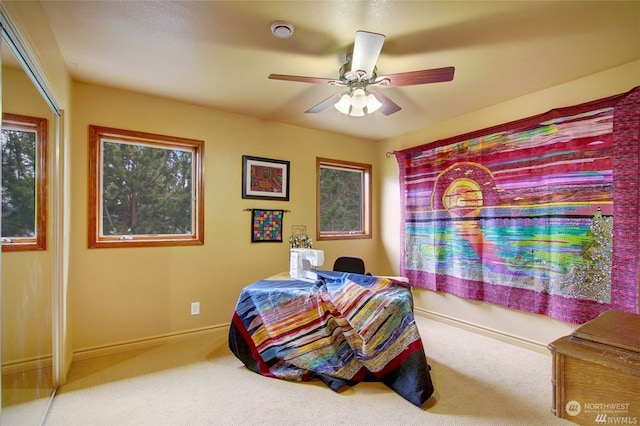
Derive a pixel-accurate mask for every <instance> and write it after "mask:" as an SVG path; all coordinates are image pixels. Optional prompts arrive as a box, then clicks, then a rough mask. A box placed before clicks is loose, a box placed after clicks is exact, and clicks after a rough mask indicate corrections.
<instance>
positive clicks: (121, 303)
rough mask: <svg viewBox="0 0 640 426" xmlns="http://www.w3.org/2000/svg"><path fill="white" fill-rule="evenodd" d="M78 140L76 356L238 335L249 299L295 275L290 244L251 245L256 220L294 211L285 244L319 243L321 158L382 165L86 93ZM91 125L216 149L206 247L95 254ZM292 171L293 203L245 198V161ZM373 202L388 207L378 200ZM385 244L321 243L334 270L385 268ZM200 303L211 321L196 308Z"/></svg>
mask: <svg viewBox="0 0 640 426" xmlns="http://www.w3.org/2000/svg"><path fill="white" fill-rule="evenodd" d="M73 92H74V96H73V111H74V115H73V120H72V121H73V127H72V129H71V136H72V144H71V145H72V151H71V164H72V167H71V193H72V200H71V215H72V225H71V229H70V234H71V253H70V256H71V264H70V276H69V280H70V294H71V299H70V309H71V313H72V317H73V324H74V327H73V339H74V348H75V349H76V350H81V349H87V348H94V347H100V346H104V345H111V344H114V343H118V342H126V341H131V340H136V339H144V338H148V337H151V336H162V335H166V334H168V333H175V332H180V331H185V330H191V329H197V328H201V327H206V326H212V325H220V324H227V323H228V322H229V321H230V319H231V315H232V311H233V308H234V306H235V303H236V300H237V297H238V295H239V293H240V290H241V289H242V288H243V287H244V286H245V285H247V284H250V283H251V282H253V281H255V280H258V279H261V278H265V277H268V276H270V275H274V274H276V273H279V272H282V271H288V268H289V266H288V259H289V257H288V243H286V242H284V243H251V232H250V231H251V229H250V223H251V216H250V213H249V212H246V211H243V209H245V208H252V207H256V208H283V209H287V210H291V212H290V213H286V214H285V216H284V231H285V233H284V238H285V241H286V240H287V239H288V238H289V236H290V235H291V225H294V224H296V225H297V224H304V225H306V226H307V229H308V233H309V234H310V236H311V237H312V238H313V239H314V241H315V220H316V219H315V217H316V216H315V214H316V209H315V206H316V190H315V181H316V179H315V173H316V171H315V161H316V160H315V159H316V156H320V157H328V158H339V159H343V160H350V161H358V162H363V163H369V164H373V166H374V173H375V170H376V168H377V167H376V165H375V164H374V163H375V146H374V144H373V143H372V142H369V141H364V140H359V139H354V138H351V137H346V136H339V135H334V134H329V133H323V132H318V131H314V130H307V129H302V128H297V127H293V126H288V125H283V124H278V123H273V122H268V121H262V120H257V119H253V118H248V117H244V116H240V115H234V114H229V113H224V112H220V111H215V110H211V109H207V108H202V107H197V106H192V105H187V104H184V103H179V102H174V101H170V100H166V99H160V98H155V97H151V96H145V95H140V94H135V93H131V92H126V91H120V90H114V89H109V88H105V87H99V86H94V85H89V84H84V83H75V85H74V91H73ZM90 124H94V125H101V126H108V127H116V128H121V129H129V130H137V131H142V132H149V133H158V134H164V135H171V136H179V137H186V138H192V139H200V140H204V141H205V148H204V155H205V185H204V187H205V245H204V246H191V247H157V248H131V249H126V248H125V249H91V250H89V249H88V248H87V186H88V184H87V173H88V166H87V158H88V152H87V146H88V143H87V127H88V126H89V125H90ZM243 154H247V155H253V156H258V157H267V158H275V159H280V160H288V161H290V162H291V168H290V172H291V185H290V200H291V201H289V202H283V201H260V200H243V199H242V198H241V181H242V174H241V171H242V155H243ZM373 196H374V198H376V197H378V194H377V192H376V191H374V195H373ZM376 247H377V241H376V239H375V237H374V239H370V240H359V241H354V242H314V248H318V249H323V250H325V268H327V269H331V266H332V264H333V260H334V259H335V257H337V256H338V255H340V254H355V255H359V256H361V257H363V258H364V259H365V261H366V262H367V264H368V265H374V261H375V259H376ZM194 301H199V302H200V312H201V313H200V315H197V316H191V315H190V303H191V302H194Z"/></svg>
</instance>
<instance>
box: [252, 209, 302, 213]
mask: <svg viewBox="0 0 640 426" xmlns="http://www.w3.org/2000/svg"><path fill="white" fill-rule="evenodd" d="M254 210H282V209H242V211H243V212H251V211H254ZM282 211H283V212H284V213H291V210H282Z"/></svg>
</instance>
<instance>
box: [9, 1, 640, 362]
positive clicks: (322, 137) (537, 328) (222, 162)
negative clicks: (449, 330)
mask: <svg viewBox="0 0 640 426" xmlns="http://www.w3.org/2000/svg"><path fill="white" fill-rule="evenodd" d="M3 4H4V5H6V7H7V9H8V10H9V13H10V14H11V16H12V17H13V19H14V20H15V21H16V23H17V24H18V25H19V26H20V27H21V28H22V29H23V33H24V34H25V35H26V37H27V42H28V43H29V44H30V45H31V47H32V48H33V50H34V52H35V53H36V56H37V58H38V60H39V62H40V65H41V66H42V67H43V69H44V71H45V72H44V73H45V75H47V77H48V78H49V79H50V83H51V84H52V87H53V88H54V91H55V92H56V97H57V100H58V101H59V102H60V104H61V106H62V109H64V110H65V113H66V114H65V118H64V124H65V131H66V133H65V135H63V144H62V146H61V149H62V151H61V158H62V159H63V161H62V164H61V166H62V167H63V174H62V176H61V178H60V182H57V183H58V184H59V185H61V186H62V188H63V195H64V197H62V199H61V200H60V201H61V202H62V205H63V206H64V217H62V218H61V219H62V220H63V222H64V223H65V232H64V236H63V238H64V242H65V244H66V243H68V244H69V247H68V252H67V251H66V250H67V249H66V248H65V253H64V255H63V256H62V261H61V264H60V265H59V266H60V267H61V268H60V270H61V271H62V272H60V274H62V277H61V279H62V283H61V285H62V287H61V292H62V294H61V298H62V301H63V302H65V301H66V300H67V297H68V310H69V315H66V314H65V309H66V308H65V305H64V303H63V305H62V311H61V315H60V316H61V318H62V322H63V324H62V327H61V332H62V334H63V336H62V337H63V343H62V347H63V351H64V352H65V353H66V356H65V366H66V367H67V368H68V365H69V363H70V360H71V358H70V352H71V351H72V350H76V351H77V350H82V349H87V348H93V347H100V346H104V345H112V344H115V343H118V342H124V341H130V340H136V339H145V338H149V337H153V336H162V335H166V334H169V333H174V332H181V331H186V330H192V329H198V328H201V327H207V326H212V325H220V324H225V323H228V321H229V317H230V315H231V312H232V310H233V306H234V304H235V302H236V298H237V296H238V294H239V291H240V289H241V288H242V287H243V286H244V285H246V284H248V283H250V282H252V281H254V280H256V279H259V278H262V277H265V276H268V275H271V274H275V273H278V272H280V271H283V270H286V269H287V246H286V244H275V243H274V244H271V243H262V244H251V243H250V231H249V220H250V219H249V213H248V212H244V211H243V209H244V208H248V207H264V208H270V207H273V208H286V209H289V210H291V213H287V214H286V215H285V220H284V222H285V231H286V232H285V238H286V237H288V235H289V230H290V226H291V225H294V224H305V225H307V227H308V229H309V233H310V234H311V235H312V237H315V187H314V184H315V157H316V156H321V157H328V158H339V159H344V160H351V161H358V162H365V163H370V164H372V165H373V167H374V168H373V173H374V193H373V201H374V204H375V206H376V208H375V209H374V239H372V240H359V241H353V242H322V243H315V244H314V247H315V248H319V249H323V250H325V255H326V262H325V266H326V267H327V268H330V265H331V263H332V262H333V259H335V257H337V256H339V255H341V254H351V253H357V254H359V255H361V256H362V257H363V258H364V259H365V261H366V262H367V266H368V269H370V270H371V271H372V272H373V273H376V274H386V275H396V274H397V273H398V270H399V267H398V265H399V252H400V246H399V242H400V239H399V235H400V223H399V217H400V214H399V204H398V202H399V194H398V169H397V164H396V162H395V159H394V158H393V157H392V158H389V159H387V158H386V157H385V153H386V152H387V151H392V150H397V149H403V148H408V147H411V146H415V145H420V144H424V143H427V142H429V141H434V140H438V139H442V138H445V137H449V136H454V135H458V134H462V133H465V132H469V131H472V130H477V129H481V128H484V127H488V126H492V125H495V124H500V123H504V122H507V121H511V120H515V119H519V118H523V117H527V116H530V115H534V114H538V113H541V112H544V111H547V110H549V109H552V108H556V107H562V106H568V105H574V104H577V103H580V102H585V101H590V100H593V99H597V98H601V97H604V96H608V95H611V94H615V93H620V92H623V91H625V90H628V89H630V88H631V87H633V86H635V85H637V84H639V83H640V80H639V76H640V64H639V63H638V62H634V63H632V64H627V65H625V66H622V67H619V68H616V69H612V70H609V71H606V72H603V73H600V74H597V75H594V76H591V77H587V78H584V79H581V80H578V81H574V82H570V83H567V84H565V85H562V86H557V87H553V88H549V89H547V90H543V91H540V92H538V93H534V94H531V95H528V96H524V97H522V98H518V99H514V100H512V101H509V102H505V103H503V104H500V105H496V106H494V107H491V108H487V109H485V110H482V111H477V112H474V113H472V114H467V115H465V116H462V117H456V118H453V119H450V120H447V121H445V122H442V123H437V124H435V125H433V126H430V127H428V128H426V129H422V130H420V131H417V132H413V133H410V134H407V135H404V136H402V137H398V138H394V139H390V140H387V141H384V142H382V143H372V142H368V141H363V140H358V139H354V138H349V137H345V136H338V135H332V134H328V133H323V132H318V131H313V130H305V129H301V128H296V127H292V126H287V125H282V124H277V123H272V122H265V121H260V120H256V119H251V118H248V117H242V116H238V115H233V114H227V113H223V112H219V111H214V110H210V109H206V108H201V107H195V106H191V105H186V104H182V103H178V102H173V101H168V100H164V99H158V98H153V97H150V96H144V95H139V94H134V93H130V92H124V91H117V90H112V89H108V88H104V87H98V86H92V85H88V84H82V83H75V84H73V86H71V83H70V82H69V76H68V74H67V72H66V71H65V70H64V64H63V62H62V61H61V59H60V57H59V52H58V51H57V47H56V46H55V41H54V40H53V38H52V37H51V35H50V30H49V29H48V27H47V25H46V16H45V15H44V13H43V12H42V9H41V7H40V5H39V3H37V2H14V1H6V0H3ZM89 124H97V125H103V126H111V127H118V128H124V129H132V130H138V131H145V132H151V133H161V134H167V135H173V136H181V137H188V138H194V139H203V140H205V156H206V160H205V164H206V184H205V189H206V198H205V211H206V224H205V229H206V244H205V245H204V246H202V247H176V248H164V247H158V248H135V249H93V250H89V249H87V248H86V247H87V218H86V216H87V167H88V166H87V159H88V153H87V126H88V125H89ZM243 154H249V155H256V156H264V157H269V158H277V159H285V160H289V161H291V177H292V179H291V201H290V202H274V201H265V202H256V201H250V200H242V199H241V197H240V182H241V176H240V173H241V156H242V155H243ZM52 243H53V242H52ZM3 262H4V259H3ZM67 267H68V270H69V276H68V280H67V276H66V270H67ZM67 284H68V296H67V294H66V293H65V292H66V291H67ZM415 297H416V308H417V309H418V310H422V311H430V312H434V313H436V314H437V315H441V316H444V317H451V318H454V319H456V320H459V321H462V322H468V323H471V324H475V325H477V326H479V327H482V328H486V329H490V330H495V331H496V332H498V333H499V334H505V335H512V336H517V337H519V338H522V339H524V340H531V341H533V342H539V343H542V344H544V343H548V342H549V341H551V340H553V338H555V337H556V336H560V335H564V334H567V333H568V332H570V331H571V330H572V329H573V326H571V325H569V324H564V323H561V322H559V321H555V320H552V319H550V318H548V317H544V316H540V315H532V314H526V313H523V312H519V311H513V310H509V309H505V308H501V307H498V306H495V305H490V304H486V303H482V302H473V301H467V300H464V299H459V298H456V297H454V296H451V295H447V294H439V293H434V292H428V291H423V290H419V289H416V291H415ZM192 301H200V303H201V314H200V315H199V316H191V315H190V314H189V304H190V302H192ZM70 319H73V320H74V322H73V324H72V327H70V326H69V325H68V321H69V320H70ZM66 332H69V333H68V334H65V333H66ZM71 334H72V337H73V343H72V339H71ZM64 370H65V371H66V369H64ZM65 371H63V374H64V372H65Z"/></svg>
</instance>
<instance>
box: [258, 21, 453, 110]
mask: <svg viewBox="0 0 640 426" xmlns="http://www.w3.org/2000/svg"><path fill="white" fill-rule="evenodd" d="M384 40H385V36H384V35H382V34H377V33H372V32H368V31H356V38H355V42H354V44H353V54H352V56H351V58H350V59H349V58H347V59H348V62H347V63H346V64H344V65H343V66H342V68H340V77H339V79H338V80H336V79H330V78H321V77H302V76H296V75H283V74H270V75H269V78H270V79H272V80H285V81H297V82H301V83H315V84H329V85H331V86H342V87H347V88H348V90H347V92H345V93H337V94H335V95H332V96H330V97H328V98H327V99H325V100H323V101H322V102H320V103H318V104H316V105H315V106H313V107H311V108H309V109H308V110H306V111H305V113H317V112H320V111H323V110H324V109H325V108H327V107H329V106H330V105H334V106H335V107H336V109H338V110H339V111H340V112H342V113H344V114H348V115H351V116H364V115H366V114H371V113H373V112H374V111H376V110H378V109H380V111H381V112H382V113H383V114H384V115H391V114H393V113H395V112H398V111H400V110H401V108H400V106H399V105H398V104H396V103H395V102H393V101H392V100H391V99H389V98H388V97H387V96H386V95H384V94H382V93H381V92H379V91H377V90H376V91H371V90H369V88H375V89H378V88H384V87H399V86H413V85H418V84H428V83H439V82H444V81H451V80H453V74H454V72H455V68H454V67H444V68H434V69H429V70H420V71H410V72H403V73H397V74H387V75H377V73H376V72H377V69H376V62H377V61H378V57H379V56H380V52H381V51H382V45H383V44H384ZM374 93H375V96H374Z"/></svg>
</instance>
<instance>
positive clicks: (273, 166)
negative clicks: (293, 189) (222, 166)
mask: <svg viewBox="0 0 640 426" xmlns="http://www.w3.org/2000/svg"><path fill="white" fill-rule="evenodd" d="M242 198H248V199H254V200H256V199H261V200H280V201H289V162H288V161H285V160H274V159H271V158H262V157H251V156H249V155H243V156H242Z"/></svg>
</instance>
